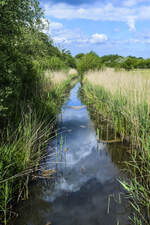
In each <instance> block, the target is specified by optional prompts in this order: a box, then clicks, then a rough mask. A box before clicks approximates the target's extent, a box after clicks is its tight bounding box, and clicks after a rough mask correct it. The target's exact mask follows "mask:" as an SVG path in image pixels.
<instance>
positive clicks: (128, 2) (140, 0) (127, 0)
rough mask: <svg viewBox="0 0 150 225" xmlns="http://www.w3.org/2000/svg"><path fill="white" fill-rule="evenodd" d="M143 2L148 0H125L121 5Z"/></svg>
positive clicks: (128, 5)
mask: <svg viewBox="0 0 150 225" xmlns="http://www.w3.org/2000/svg"><path fill="white" fill-rule="evenodd" d="M144 2H148V0H126V1H125V2H124V3H123V5H124V6H127V7H132V6H135V5H137V4H139V3H144Z"/></svg>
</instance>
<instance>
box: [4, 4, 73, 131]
mask: <svg viewBox="0 0 150 225" xmlns="http://www.w3.org/2000/svg"><path fill="white" fill-rule="evenodd" d="M0 21H1V22H0V127H5V126H6V124H8V121H9V122H12V120H13V121H15V123H16V119H17V120H18V119H19V116H20V115H21V108H22V105H23V107H24V108H27V107H25V106H27V105H29V104H30V103H32V104H33V102H34V104H35V103H36V104H37V103H38V102H39V101H40V98H38V95H36V96H35V93H37V90H39V88H40V79H41V74H42V71H44V70H46V69H51V70H60V69H67V68H68V67H75V60H74V58H73V57H72V56H71V54H70V52H69V51H66V50H64V49H63V50H59V49H58V48H57V47H55V46H54V45H53V41H52V40H51V38H50V37H49V36H47V35H46V34H45V33H43V28H44V25H43V23H42V21H43V12H42V10H41V9H40V7H39V2H38V1H37V0H24V1H22V0H2V1H0ZM39 97H40V96H39ZM35 98H36V99H35ZM33 99H34V100H33Z"/></svg>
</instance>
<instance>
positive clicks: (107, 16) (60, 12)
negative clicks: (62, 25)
mask: <svg viewBox="0 0 150 225" xmlns="http://www.w3.org/2000/svg"><path fill="white" fill-rule="evenodd" d="M145 1H148V0H145ZM145 1H144V2H145ZM139 2H143V0H127V2H126V4H125V3H124V4H123V5H122V6H118V7H117V6H114V5H113V4H111V3H107V4H104V3H103V4H102V3H101V4H100V3H95V4H94V3H93V4H92V5H90V4H89V5H88V4H87V5H83V6H82V8H81V6H73V5H69V4H66V3H57V4H52V3H49V4H45V5H44V8H45V13H46V15H47V16H53V17H54V18H58V19H90V20H95V21H96V20H97V21H119V22H125V23H127V24H128V26H129V29H130V30H132V31H133V30H135V23H136V21H137V20H141V21H142V20H150V4H149V5H147V6H144V5H136V4H137V3H139ZM133 5H135V6H134V7H131V6H133Z"/></svg>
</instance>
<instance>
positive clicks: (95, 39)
mask: <svg viewBox="0 0 150 225" xmlns="http://www.w3.org/2000/svg"><path fill="white" fill-rule="evenodd" d="M107 40H108V37H107V36H106V35H105V34H98V33H96V34H93V35H92V37H91V39H90V43H92V44H100V43H103V42H105V41H107Z"/></svg>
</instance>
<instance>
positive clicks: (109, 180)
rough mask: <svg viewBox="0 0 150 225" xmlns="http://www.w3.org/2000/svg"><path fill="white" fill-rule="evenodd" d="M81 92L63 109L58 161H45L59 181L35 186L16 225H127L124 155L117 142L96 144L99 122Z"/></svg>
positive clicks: (57, 142) (56, 148)
mask: <svg viewBox="0 0 150 225" xmlns="http://www.w3.org/2000/svg"><path fill="white" fill-rule="evenodd" d="M79 88H80V84H79V83H78V84H77V85H76V86H75V87H74V88H73V89H72V91H71V93H70V98H69V100H68V101H67V102H66V103H65V104H64V105H63V107H62V113H61V114H60V115H59V117H58V128H59V132H58V134H57V135H56V138H55V139H54V140H53V141H52V142H51V143H50V145H49V150H48V151H55V157H53V162H52V159H51V158H47V160H46V162H45V163H46V168H47V169H50V168H53V169H56V170H57V176H55V177H53V179H50V180H43V179H42V180H38V182H36V183H34V184H33V185H32V186H31V188H30V189H31V190H30V198H29V200H27V201H25V202H23V203H21V204H20V205H19V209H18V213H19V217H18V218H17V219H16V220H15V222H14V225H46V224H52V225H127V224H128V214H129V212H128V208H127V204H126V200H125V199H124V194H123V190H122V189H121V186H120V184H119V182H118V181H117V179H118V178H119V177H122V176H124V175H123V174H122V172H121V170H120V168H121V166H120V161H121V160H122V158H123V160H124V157H126V156H125V153H123V151H122V153H121V154H120V148H121V145H120V144H119V143H114V144H106V143H102V142H100V141H98V138H97V133H96V129H95V128H94V124H95V123H94V122H92V120H91V119H90V116H89V114H88V111H87V108H86V106H84V105H83V104H82V102H81V101H80V99H79V97H78V90H79ZM93 121H94V120H93ZM110 131H111V130H109V132H110ZM110 133H111V132H110ZM110 135H111V134H110ZM120 155H121V156H120ZM48 222H49V223H48Z"/></svg>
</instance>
